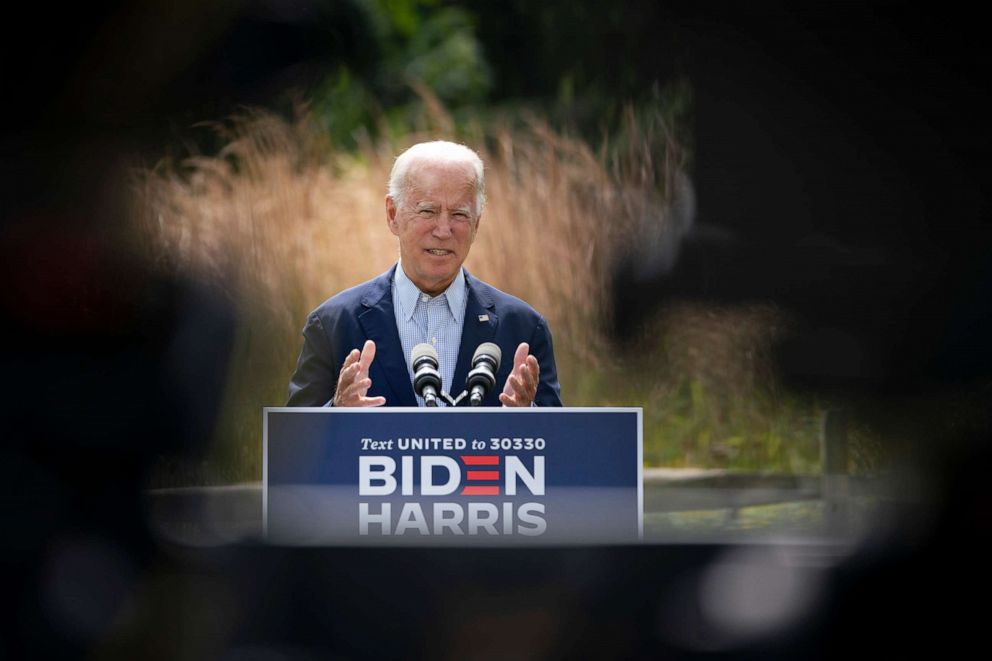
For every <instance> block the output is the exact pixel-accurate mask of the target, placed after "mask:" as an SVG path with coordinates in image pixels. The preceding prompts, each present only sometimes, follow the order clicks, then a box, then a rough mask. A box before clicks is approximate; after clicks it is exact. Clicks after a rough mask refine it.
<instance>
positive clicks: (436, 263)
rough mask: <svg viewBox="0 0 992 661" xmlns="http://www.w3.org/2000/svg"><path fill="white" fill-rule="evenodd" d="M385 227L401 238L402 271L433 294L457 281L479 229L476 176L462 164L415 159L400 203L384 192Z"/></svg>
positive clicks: (466, 165) (423, 290)
mask: <svg viewBox="0 0 992 661" xmlns="http://www.w3.org/2000/svg"><path fill="white" fill-rule="evenodd" d="M386 221H387V222H388V224H389V231H391V232H392V233H393V234H395V235H396V236H397V237H399V240H400V258H401V260H402V262H403V270H404V271H406V274H407V276H409V277H410V280H412V281H413V283H414V284H415V285H417V288H419V289H420V291H422V292H425V293H427V294H430V295H431V296H436V295H437V294H440V293H441V292H443V291H444V290H445V289H447V288H448V285H450V284H451V282H452V281H453V280H454V279H455V275H456V274H457V273H458V269H459V267H461V265H462V262H464V261H465V258H466V257H468V251H469V248H471V247H472V241H474V240H475V233H476V231H477V230H478V228H479V214H478V212H477V209H476V194H475V174H474V172H473V171H472V168H471V166H469V165H468V164H466V163H429V162H419V163H413V164H412V165H411V166H410V170H409V172H408V174H407V188H406V192H405V193H404V195H403V205H402V207H398V206H397V205H396V203H395V201H394V200H393V199H392V198H391V197H389V196H386Z"/></svg>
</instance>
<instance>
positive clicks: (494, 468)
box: [263, 408, 643, 545]
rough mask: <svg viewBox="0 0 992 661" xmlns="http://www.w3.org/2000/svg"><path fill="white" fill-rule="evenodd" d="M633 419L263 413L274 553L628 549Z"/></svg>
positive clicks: (638, 457) (567, 412) (470, 411)
mask: <svg viewBox="0 0 992 661" xmlns="http://www.w3.org/2000/svg"><path fill="white" fill-rule="evenodd" d="M641 418H642V412H641V409H639V408H529V409H512V408H493V409H489V408H486V409H475V408H430V409H427V408H379V409H346V408H266V409H265V411H264V434H263V457H264V460H263V485H264V486H263V489H264V493H263V519H264V522H265V530H266V538H267V539H268V540H269V541H270V542H273V543H277V544H301V545H333V544H401V545H409V544H460V545H461V544H465V545H470V544H483V545H492V544H561V543H627V542H634V541H637V540H638V539H640V536H641V531H642V513H643V489H642V468H641V466H642V437H641V429H642V419H641Z"/></svg>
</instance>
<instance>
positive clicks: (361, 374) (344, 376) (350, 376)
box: [334, 340, 386, 406]
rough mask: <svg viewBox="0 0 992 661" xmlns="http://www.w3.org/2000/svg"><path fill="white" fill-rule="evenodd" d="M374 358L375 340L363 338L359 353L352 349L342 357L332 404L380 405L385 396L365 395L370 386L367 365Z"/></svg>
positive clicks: (384, 401) (370, 381) (383, 401)
mask: <svg viewBox="0 0 992 661" xmlns="http://www.w3.org/2000/svg"><path fill="white" fill-rule="evenodd" d="M373 358H375V342H373V341H372V340H365V346H363V347H362V351H361V353H359V352H358V349H352V350H351V353H349V354H348V357H347V358H345V359H344V365H342V366H341V373H340V374H339V375H338V389H337V391H336V392H335V393H334V406H382V405H383V404H385V403H386V398H385V397H382V396H380V397H366V396H365V395H366V394H367V393H368V391H369V388H371V387H372V379H370V378H369V366H370V365H371V364H372V359H373Z"/></svg>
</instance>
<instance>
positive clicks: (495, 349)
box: [472, 342, 503, 369]
mask: <svg viewBox="0 0 992 661" xmlns="http://www.w3.org/2000/svg"><path fill="white" fill-rule="evenodd" d="M483 355H486V356H492V357H493V358H494V359H495V360H496V369H499V364H500V361H501V360H502V358H503V352H502V351H500V348H499V345H498V344H494V343H492V342H483V343H482V344H480V345H479V348H477V349H476V350H475V354H474V355H473V356H472V363H473V364H474V363H475V361H476V360H478V359H479V356H483Z"/></svg>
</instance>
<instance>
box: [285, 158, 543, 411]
mask: <svg viewBox="0 0 992 661" xmlns="http://www.w3.org/2000/svg"><path fill="white" fill-rule="evenodd" d="M484 206H485V177H484V172H483V164H482V160H481V159H480V158H479V156H478V154H476V153H475V152H474V151H473V150H471V149H469V148H468V147H465V146H464V145H459V144H455V143H452V142H444V141H436V142H424V143H420V144H416V145H414V146H413V147H410V148H409V149H408V150H406V151H405V152H403V153H402V154H400V156H399V157H397V159H396V161H395V163H394V164H393V169H392V172H391V173H390V177H389V190H388V193H387V195H386V224H387V226H388V227H389V231H390V232H392V233H393V234H394V235H395V236H396V237H397V239H398V240H399V252H400V258H399V261H398V263H397V264H395V265H394V266H393V267H392V268H390V269H389V271H387V272H386V273H383V274H382V275H380V276H379V277H377V278H374V279H372V280H369V281H368V282H365V283H363V284H360V285H358V286H356V287H352V288H351V289H347V290H345V291H343V292H341V293H339V294H337V295H336V296H333V297H331V298H329V299H328V300H327V301H325V302H324V303H322V304H321V305H320V306H318V307H317V308H316V309H315V310H314V311H313V312H311V313H310V315H309V316H308V318H307V322H306V325H305V327H304V329H303V349H302V350H301V352H300V357H299V360H298V361H297V365H296V370H295V371H294V373H293V376H292V377H291V379H290V383H289V400H288V402H287V405H288V406H383V405H385V406H418V405H419V406H424V404H425V398H424V397H422V396H421V391H416V392H415V390H414V377H415V376H417V377H418V383H419V382H420V381H419V377H420V376H421V372H419V371H418V372H416V374H415V368H414V365H413V364H412V361H411V355H413V354H415V353H416V352H418V351H419V352H420V353H419V354H417V355H422V354H424V353H427V354H429V357H428V358H427V359H426V361H427V362H428V363H430V364H429V367H430V368H431V370H433V371H431V370H428V371H429V372H430V374H435V373H436V376H435V377H434V378H437V377H439V380H440V384H441V388H438V389H437V390H438V391H440V392H442V393H444V394H447V395H448V402H449V403H451V402H454V403H457V404H463V403H466V402H468V401H469V398H468V397H462V398H461V399H460V400H459V399H458V394H459V393H463V392H465V391H466V389H467V386H466V382H467V379H468V378H469V375H470V374H476V373H478V370H477V369H475V368H481V370H482V371H483V372H484V371H485V370H486V369H491V376H492V377H495V378H494V380H492V381H490V382H489V383H488V384H487V385H489V386H491V387H485V388H484V389H483V390H482V391H481V392H479V393H477V395H478V396H477V397H476V403H480V402H481V405H482V406H500V405H503V406H561V394H560V387H559V385H558V373H557V369H556V367H555V357H554V349H553V347H552V340H551V331H550V329H549V328H548V323H547V321H546V320H545V319H544V317H542V316H541V315H540V314H539V313H538V312H537V311H535V310H534V309H533V308H532V307H531V306H530V305H528V304H527V303H525V302H524V301H522V300H520V299H518V298H516V297H513V296H510V295H509V294H506V293H504V292H501V291H499V290H498V289H496V288H495V287H492V286H491V285H488V284H486V283H484V282H482V281H481V280H479V279H477V278H475V277H473V276H472V275H471V274H469V273H468V271H466V270H465V269H464V268H463V267H462V264H463V262H464V261H465V258H466V257H468V253H469V249H470V248H471V247H472V242H473V241H474V240H475V235H476V233H477V232H478V230H479V222H480V220H481V217H482V210H483V208H484ZM486 343H490V344H486ZM424 345H427V347H429V348H426V349H424ZM481 345H485V346H486V347H489V349H487V351H488V353H489V354H490V355H491V354H496V361H495V363H498V365H497V366H494V365H493V361H490V362H489V363H488V365H487V364H485V361H484V360H482V361H480V353H486V352H485V351H481ZM492 345H495V346H496V347H498V348H499V349H498V351H497V350H495V349H491V347H492ZM500 357H502V360H501V359H500ZM427 394H428V397H430V400H431V401H430V402H429V403H430V404H434V403H435V402H440V403H441V404H442V405H443V403H444V398H434V397H433V396H432V395H431V394H430V393H427ZM479 397H481V400H480V399H479Z"/></svg>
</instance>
